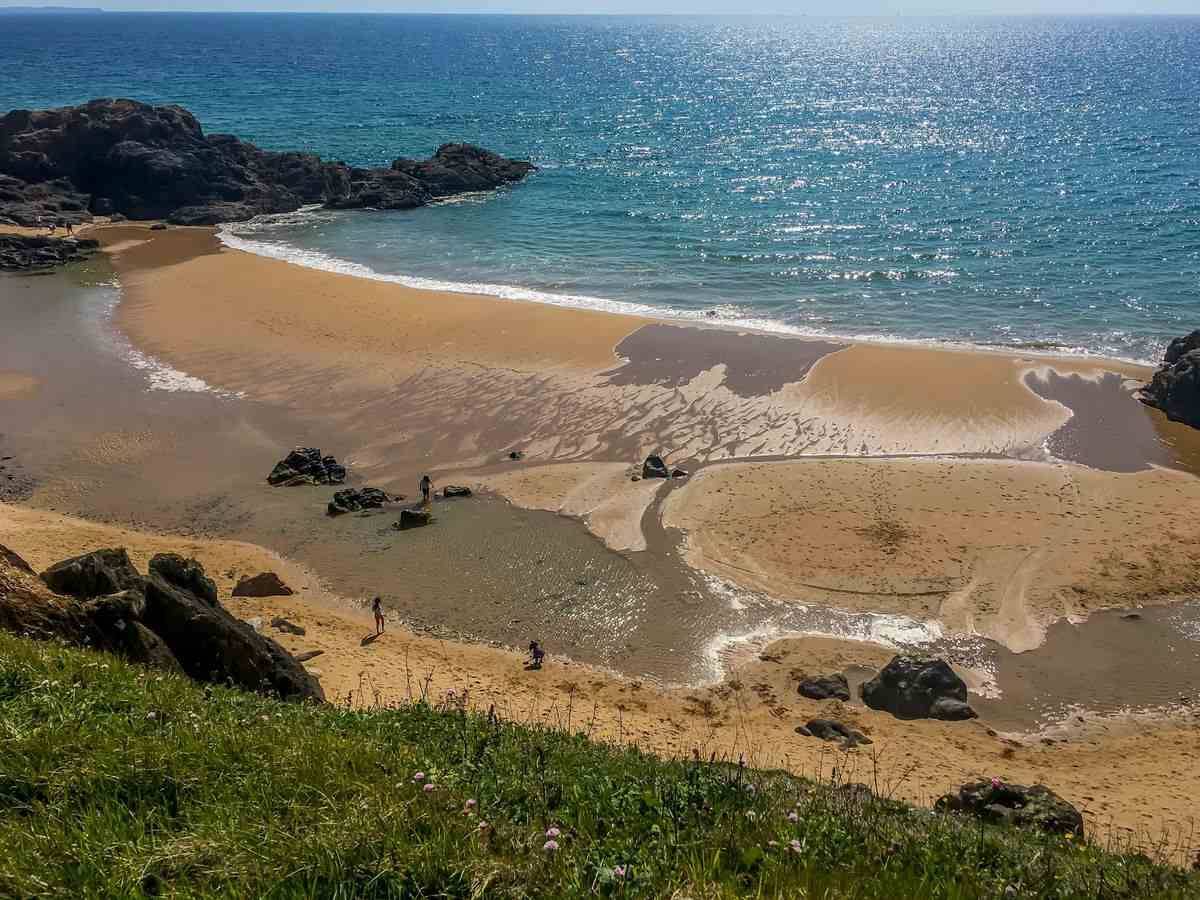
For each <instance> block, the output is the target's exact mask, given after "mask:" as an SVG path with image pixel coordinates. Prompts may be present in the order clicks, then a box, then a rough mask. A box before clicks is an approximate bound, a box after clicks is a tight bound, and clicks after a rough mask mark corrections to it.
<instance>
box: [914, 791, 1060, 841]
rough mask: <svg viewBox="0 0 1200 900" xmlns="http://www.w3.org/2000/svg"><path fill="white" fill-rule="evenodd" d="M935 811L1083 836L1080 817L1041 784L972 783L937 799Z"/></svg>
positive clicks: (1054, 832)
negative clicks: (1028, 785)
mask: <svg viewBox="0 0 1200 900" xmlns="http://www.w3.org/2000/svg"><path fill="white" fill-rule="evenodd" d="M936 808H937V809H939V810H942V811H944V812H962V813H969V814H970V815H973V816H977V817H978V818H981V819H983V820H985V821H988V822H996V823H1002V824H1009V825H1017V826H1021V827H1027V828H1039V829H1041V830H1042V831H1048V832H1051V833H1053V834H1070V835H1073V836H1075V837H1082V836H1083V815H1082V814H1081V813H1080V812H1079V810H1077V809H1076V808H1075V807H1074V806H1072V805H1071V804H1070V803H1068V802H1067V801H1066V800H1064V799H1063V798H1062V797H1060V796H1059V795H1058V794H1056V793H1054V791H1052V790H1050V788H1048V787H1046V786H1045V785H1043V784H1035V785H1033V786H1032V787H1026V786H1025V785H1022V784H1008V783H1006V782H1003V781H1001V780H1000V779H996V778H994V779H991V780H986V781H973V782H970V783H968V784H964V785H962V786H961V787H960V788H959V789H958V790H957V791H955V792H954V793H951V794H946V795H944V796H942V797H941V798H939V799H938V801H937V804H936Z"/></svg>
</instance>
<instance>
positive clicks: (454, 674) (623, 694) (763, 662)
mask: <svg viewBox="0 0 1200 900" xmlns="http://www.w3.org/2000/svg"><path fill="white" fill-rule="evenodd" d="M0 543H3V544H5V545H7V546H9V547H11V548H12V549H14V550H16V551H17V552H18V553H20V554H21V555H23V556H24V557H25V558H26V559H27V560H29V562H30V563H31V564H33V566H34V567H35V568H39V569H40V568H42V567H44V566H47V565H49V564H51V563H53V562H56V561H58V560H59V559H62V558H65V557H67V556H71V555H75V554H77V553H80V552H85V551H87V550H89V549H95V548H97V547H104V546H124V547H126V548H127V549H128V550H129V553H130V556H131V557H132V558H133V560H134V561H135V563H136V564H137V565H139V566H140V567H144V566H145V565H146V563H147V561H148V560H149V557H150V556H151V555H153V554H154V553H158V552H164V551H168V550H169V551H175V552H181V553H185V554H188V555H192V556H195V557H196V558H197V559H199V560H200V561H201V562H202V563H203V564H204V566H205V568H206V570H207V571H208V573H209V574H210V575H212V576H213V577H214V579H215V581H216V582H217V585H218V589H219V591H220V593H221V597H222V600H223V602H225V603H226V604H227V606H228V608H229V609H230V610H231V611H232V612H234V613H235V614H236V615H238V616H240V617H242V618H244V619H261V620H262V622H263V623H264V624H263V628H264V631H265V632H266V633H268V634H270V635H271V636H272V637H273V638H275V639H276V640H278V641H279V642H280V643H282V644H283V645H284V646H285V647H287V648H288V649H289V650H291V651H293V652H302V651H307V650H321V651H323V654H322V655H321V656H319V657H317V658H315V659H313V660H312V661H311V662H310V663H309V664H308V665H309V667H310V668H311V669H312V670H313V671H314V672H316V673H318V674H319V677H320V679H321V682H322V685H323V686H324V688H325V691H326V694H327V695H328V697H329V698H330V700H331V701H332V702H347V701H349V702H352V703H354V704H356V705H359V704H361V705H372V704H389V703H400V702H405V701H407V700H409V699H410V698H419V697H425V698H427V699H430V700H431V701H432V702H435V703H442V702H446V698H447V695H448V692H449V691H453V692H454V696H455V698H456V702H457V701H461V699H462V698H463V697H464V696H465V697H466V698H467V702H468V703H469V704H470V705H471V706H472V707H475V708H478V709H481V710H486V709H487V708H489V707H492V706H494V707H495V709H496V711H497V712H498V713H500V714H501V715H503V716H505V717H507V718H509V719H512V720H515V721H521V722H540V723H545V724H549V725H553V726H556V727H562V728H567V727H569V728H571V729H572V730H573V731H579V732H583V733H586V734H589V735H590V736H591V737H593V738H595V739H598V740H606V741H614V742H622V743H632V744H637V745H639V746H641V747H642V748H644V749H646V750H649V751H652V752H655V753H659V754H663V755H684V756H686V755H690V754H692V752H693V751H697V752H700V753H702V754H703V755H705V756H709V755H711V754H717V755H718V756H719V757H725V758H734V759H736V758H737V757H738V756H743V757H744V758H745V759H746V760H747V761H748V762H750V763H752V764H755V765H760V766H786V767H787V768H789V769H791V770H793V771H795V772H798V773H801V774H806V775H816V776H821V777H826V778H828V777H830V776H831V773H832V772H833V770H834V769H835V768H836V769H837V773H838V774H837V776H836V777H838V778H840V779H843V780H847V781H865V782H867V783H870V784H877V785H878V786H879V789H880V790H881V791H883V792H884V793H888V794H891V795H893V796H895V797H897V798H902V799H906V800H911V801H914V802H923V803H927V802H930V801H931V800H933V799H934V798H935V797H936V796H937V795H938V794H940V793H942V792H944V791H946V790H948V789H950V788H951V787H952V786H954V785H955V784H957V783H959V782H962V781H964V780H966V779H968V778H972V777H976V776H980V777H982V776H991V775H998V776H1000V777H1003V778H1007V779H1010V780H1014V781H1023V782H1035V781H1040V782H1043V783H1045V784H1048V785H1049V786H1050V787H1052V788H1053V789H1054V790H1056V791H1058V792H1060V793H1061V794H1062V795H1063V796H1065V797H1067V798H1068V799H1070V800H1071V801H1072V802H1074V803H1076V804H1077V805H1078V806H1080V807H1081V809H1083V811H1084V813H1085V818H1086V819H1087V822H1088V825H1089V826H1090V827H1091V828H1094V829H1099V830H1100V831H1101V833H1105V832H1106V831H1107V829H1109V828H1113V829H1115V830H1116V831H1117V832H1118V833H1119V834H1121V835H1129V836H1133V837H1134V838H1136V839H1138V840H1139V841H1141V842H1142V843H1144V844H1148V843H1149V842H1150V841H1151V840H1153V839H1156V838H1158V837H1159V835H1160V834H1161V833H1162V832H1163V830H1164V829H1165V830H1167V831H1169V832H1173V833H1176V834H1177V833H1179V832H1180V831H1187V829H1188V828H1189V823H1190V822H1191V819H1192V817H1193V816H1194V797H1193V787H1194V785H1193V784H1192V782H1193V781H1194V775H1195V773H1196V772H1197V771H1200V741H1198V740H1197V737H1196V735H1197V731H1196V728H1195V726H1194V725H1193V726H1191V727H1187V726H1171V727H1157V728H1153V729H1151V730H1145V731H1143V733H1129V729H1126V728H1121V727H1119V725H1113V726H1111V728H1107V730H1106V726H1103V725H1101V726H1100V727H1098V728H1097V729H1095V730H1093V732H1092V734H1091V735H1090V737H1088V738H1087V739H1080V740H1074V741H1065V742H1056V743H1054V744H1052V745H1044V744H1042V743H1040V742H1037V741H1034V742H1032V743H1020V742H1017V741H1013V740H1011V739H1006V738H1004V737H1002V736H999V735H996V734H994V733H991V732H990V730H989V729H988V728H987V726H986V724H984V723H981V722H966V723H945V722H933V721H917V722H900V721H898V720H896V719H893V718H892V717H891V716H889V715H887V714H884V713H878V712H875V711H873V710H869V709H865V708H862V707H852V706H849V705H846V704H841V703H838V702H836V701H826V702H816V701H809V700H806V699H804V698H801V697H799V696H798V694H797V693H796V682H797V681H798V680H799V678H801V677H803V675H805V674H812V673H826V672H831V671H838V670H840V669H844V668H846V667H848V666H870V667H876V666H879V665H881V664H882V663H883V662H885V661H886V660H887V659H888V658H889V656H890V653H889V652H888V651H887V650H886V649H885V648H882V647H876V646H872V645H868V644H857V643H851V642H844V641H837V640H830V639H823V638H802V639H790V640H784V641H778V642H776V643H775V644H772V645H771V646H769V647H767V648H766V649H765V650H764V652H763V653H762V654H761V656H760V657H758V658H756V659H754V660H753V661H751V662H749V663H746V664H744V665H742V666H741V667H739V669H738V670H737V671H735V672H734V673H733V674H732V675H731V676H730V677H729V678H728V679H726V680H725V681H724V682H722V683H720V684H717V685H712V686H710V687H706V688H695V689H687V690H673V691H667V690H662V689H660V688H657V687H655V686H654V685H652V684H646V683H639V682H636V681H631V680H627V679H621V678H618V677H616V676H613V675H611V674H609V673H606V672H603V671H599V670H596V669H591V668H588V667H586V666H581V665H577V664H572V663H570V662H569V661H566V660H561V659H556V658H553V657H552V658H550V659H549V660H548V662H547V664H546V666H545V668H544V669H542V670H541V671H538V672H531V671H526V670H525V669H524V667H523V665H522V663H523V660H522V658H521V656H520V655H518V654H516V653H514V652H511V651H508V650H503V649H497V648H492V647H486V646H480V645H470V644H458V643H447V642H444V641H440V640H437V639H434V638H431V637H427V636H423V635H417V634H413V633H411V632H408V631H405V630H404V629H403V628H402V627H400V626H399V625H398V624H397V623H394V622H393V623H390V625H389V627H388V630H387V631H386V632H385V634H384V635H383V636H382V637H380V638H379V639H378V640H374V641H371V642H369V643H364V641H363V639H364V638H365V637H367V636H368V635H369V634H370V633H371V632H372V631H373V627H372V625H371V623H370V618H369V616H368V615H367V614H366V612H365V611H362V610H359V609H357V608H356V607H354V606H352V605H349V604H347V603H346V601H344V600H342V599H341V598H338V597H336V596H334V595H331V594H330V593H329V592H327V591H326V590H324V589H323V588H322V587H321V586H320V585H319V584H318V583H317V580H316V579H315V578H313V577H312V576H311V574H310V573H308V572H306V571H305V570H304V569H303V568H301V567H299V566H297V565H295V564H293V563H291V562H289V561H287V560H285V559H281V558H279V557H278V556H276V555H275V554H273V553H270V552H269V551H266V550H264V549H263V548H261V547H256V546H254V545H250V544H244V543H237V542H230V541H207V540H189V539H186V538H179V537H173V536H168V535H156V534H150V533H146V532H139V531H133V530H130V529H125V528H117V527H112V526H107V525H100V524H96V523H92V522H87V521H84V520H81V519H77V518H71V517H68V516H62V515H58V514H55V513H49V512H43V511H35V510H29V509H23V508H20V507H14V506H11V505H6V504H0ZM263 570H273V571H276V572H278V573H279V574H280V575H281V576H282V577H283V579H284V580H285V582H287V583H288V584H290V585H291V586H292V587H293V588H295V589H297V593H296V594H295V595H294V596H292V597H280V598H268V599H239V600H231V599H229V597H228V594H229V591H230V589H231V587H232V585H233V584H234V583H235V581H236V579H237V578H238V577H239V576H240V575H243V574H254V573H257V572H259V571H263ZM277 615H281V616H285V617H287V618H288V619H289V620H291V621H293V622H295V623H296V624H298V625H300V626H301V627H303V628H305V629H306V634H305V635H303V636H294V635H289V634H283V633H279V632H276V631H274V630H273V629H271V628H270V626H269V622H270V620H271V618H272V617H274V616H277ZM816 716H823V717H836V718H839V719H841V720H842V721H844V722H847V723H848V724H851V725H853V726H854V727H857V728H859V729H861V730H862V731H864V732H865V733H866V734H868V735H869V736H870V737H871V738H872V740H873V741H874V743H873V744H872V745H871V746H869V747H866V748H861V749H859V750H856V751H851V752H849V753H845V752H841V751H838V750H836V749H835V748H834V747H833V746H832V745H830V744H826V743H824V742H822V741H819V740H817V739H815V738H804V737H800V736H798V735H796V734H795V733H794V732H793V729H794V727H795V726H796V725H797V724H801V723H803V722H804V721H807V720H808V719H809V718H812V717H816ZM1142 728H1145V723H1142Z"/></svg>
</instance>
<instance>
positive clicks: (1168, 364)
mask: <svg viewBox="0 0 1200 900" xmlns="http://www.w3.org/2000/svg"><path fill="white" fill-rule="evenodd" d="M1139 396H1140V397H1141V399H1142V402H1144V403H1146V404H1147V405H1149V406H1154V407H1157V408H1158V409H1161V410H1162V411H1163V412H1164V413H1166V414H1167V418H1168V419H1172V420H1174V421H1176V422H1183V423H1185V424H1187V425H1191V426H1192V427H1193V428H1200V329H1197V330H1196V331H1193V332H1192V333H1191V334H1187V335H1184V336H1183V337H1178V338H1175V340H1173V341H1171V343H1170V345H1168V347H1167V352H1166V354H1165V355H1164V356H1163V363H1162V365H1161V366H1159V367H1158V371H1157V372H1155V373H1154V377H1153V378H1152V379H1151V381H1150V383H1149V384H1148V385H1146V386H1145V387H1144V388H1142V392H1141V394H1140V395H1139Z"/></svg>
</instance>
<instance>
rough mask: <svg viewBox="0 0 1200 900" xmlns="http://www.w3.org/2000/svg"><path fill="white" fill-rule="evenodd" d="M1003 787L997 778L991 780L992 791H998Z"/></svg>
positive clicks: (1002, 783)
mask: <svg viewBox="0 0 1200 900" xmlns="http://www.w3.org/2000/svg"><path fill="white" fill-rule="evenodd" d="M1003 786H1004V782H1003V781H1001V780H1000V779H999V778H993V779H992V790H994V791H998V790H1000V788H1002V787H1003Z"/></svg>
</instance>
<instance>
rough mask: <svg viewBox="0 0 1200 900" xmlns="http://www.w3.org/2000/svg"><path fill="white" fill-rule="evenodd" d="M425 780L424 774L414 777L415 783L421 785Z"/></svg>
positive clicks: (420, 773)
mask: <svg viewBox="0 0 1200 900" xmlns="http://www.w3.org/2000/svg"><path fill="white" fill-rule="evenodd" d="M424 780H425V773H424V772H418V773H417V774H416V775H414V776H413V781H415V782H416V783H417V784H420V783H421V782H422V781H424Z"/></svg>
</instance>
